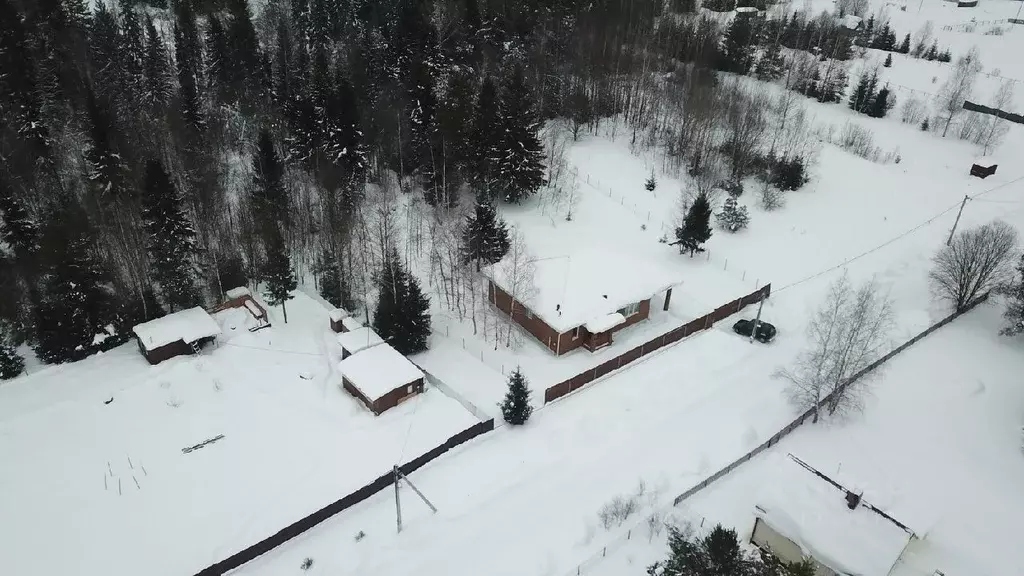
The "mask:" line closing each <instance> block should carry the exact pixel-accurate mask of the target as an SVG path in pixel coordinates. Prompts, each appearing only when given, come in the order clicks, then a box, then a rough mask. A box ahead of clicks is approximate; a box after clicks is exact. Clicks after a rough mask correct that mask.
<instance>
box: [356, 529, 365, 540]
mask: <svg viewBox="0 0 1024 576" xmlns="http://www.w3.org/2000/svg"><path fill="white" fill-rule="evenodd" d="M363 538H366V532H363V531H362V530H360V531H359V532H356V542H359V541H360V540H362V539H363Z"/></svg>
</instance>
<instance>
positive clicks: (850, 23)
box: [839, 14, 861, 30]
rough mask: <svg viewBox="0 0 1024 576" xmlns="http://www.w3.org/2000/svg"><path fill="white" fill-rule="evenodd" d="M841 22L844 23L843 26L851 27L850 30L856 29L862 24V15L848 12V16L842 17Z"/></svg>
mask: <svg viewBox="0 0 1024 576" xmlns="http://www.w3.org/2000/svg"><path fill="white" fill-rule="evenodd" d="M839 22H840V23H842V25H843V26H846V27H847V28H849V29H850V30H856V29H857V27H858V26H860V23H861V17H860V16H854V15H853V14H847V15H846V16H843V17H842V18H840V19H839Z"/></svg>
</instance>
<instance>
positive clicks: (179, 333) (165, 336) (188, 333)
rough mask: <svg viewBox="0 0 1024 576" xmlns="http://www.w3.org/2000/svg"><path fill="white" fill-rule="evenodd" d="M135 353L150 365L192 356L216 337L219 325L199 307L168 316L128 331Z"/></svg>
mask: <svg viewBox="0 0 1024 576" xmlns="http://www.w3.org/2000/svg"><path fill="white" fill-rule="evenodd" d="M132 332H133V333H134V334H135V338H136V339H137V340H138V342H139V351H141V352H142V355H143V356H145V357H146V360H148V361H149V363H150V364H159V363H160V362H163V361H164V360H167V359H170V358H173V357H175V356H182V355H185V354H195V353H198V352H199V349H200V348H201V347H202V346H203V345H205V344H207V343H209V342H212V341H213V339H214V338H216V337H217V335H219V334H220V325H219V324H217V321H216V320H214V319H213V317H212V316H210V315H209V314H207V312H206V310H203V309H202V308H200V307H198V306H197V307H195V308H189V309H188V310H182V311H180V312H174V313H172V314H168V315H166V316H163V317H161V318H157V319H156V320H150V321H149V322H144V323H142V324H139V325H137V326H135V327H134V328H132Z"/></svg>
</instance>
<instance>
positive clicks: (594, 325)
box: [583, 312, 626, 334]
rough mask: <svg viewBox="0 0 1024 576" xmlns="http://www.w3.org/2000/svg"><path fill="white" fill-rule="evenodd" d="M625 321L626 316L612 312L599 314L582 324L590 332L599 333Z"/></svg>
mask: <svg viewBox="0 0 1024 576" xmlns="http://www.w3.org/2000/svg"><path fill="white" fill-rule="evenodd" d="M625 321H626V317H625V316H623V315H622V314H619V313H618V312H613V313H611V314H608V315H607V316H600V317H598V318H594V319H593V320H590V321H588V322H587V323H586V324H584V325H583V327H584V328H586V329H587V331H589V332H590V333H591V334H599V333H601V332H605V331H608V330H611V329H612V328H615V327H616V326H618V325H619V324H622V323H623V322H625Z"/></svg>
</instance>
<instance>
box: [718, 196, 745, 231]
mask: <svg viewBox="0 0 1024 576" xmlns="http://www.w3.org/2000/svg"><path fill="white" fill-rule="evenodd" d="M715 219H716V220H718V225H719V226H721V227H722V228H723V229H725V230H728V231H729V232H736V231H738V230H740V229H743V228H746V227H747V224H748V223H750V215H749V214H747V207H746V206H741V205H739V204H737V203H736V198H735V197H734V196H729V197H728V198H726V199H725V204H724V205H722V211H721V212H719V213H718V214H716V215H715Z"/></svg>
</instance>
